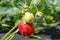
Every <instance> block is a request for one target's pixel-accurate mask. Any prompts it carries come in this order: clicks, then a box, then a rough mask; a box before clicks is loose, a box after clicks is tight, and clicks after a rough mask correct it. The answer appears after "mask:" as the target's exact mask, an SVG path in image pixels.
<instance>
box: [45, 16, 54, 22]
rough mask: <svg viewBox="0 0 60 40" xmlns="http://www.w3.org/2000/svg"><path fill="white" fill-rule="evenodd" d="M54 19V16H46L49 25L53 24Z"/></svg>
mask: <svg viewBox="0 0 60 40" xmlns="http://www.w3.org/2000/svg"><path fill="white" fill-rule="evenodd" d="M53 19H54V18H53V16H46V17H45V20H46V22H47V23H50V22H52V21H53Z"/></svg>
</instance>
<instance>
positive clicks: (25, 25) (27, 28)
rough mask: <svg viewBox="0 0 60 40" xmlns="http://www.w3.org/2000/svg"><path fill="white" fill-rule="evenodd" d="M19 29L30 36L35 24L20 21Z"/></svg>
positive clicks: (24, 34)
mask: <svg viewBox="0 0 60 40" xmlns="http://www.w3.org/2000/svg"><path fill="white" fill-rule="evenodd" d="M18 29H19V32H20V33H21V34H22V35H23V36H30V35H31V34H33V32H34V26H33V25H32V24H30V23H26V22H25V21H21V22H20V23H19V25H18Z"/></svg>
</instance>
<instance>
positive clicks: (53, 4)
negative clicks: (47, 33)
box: [0, 0, 60, 40]
mask: <svg viewBox="0 0 60 40" xmlns="http://www.w3.org/2000/svg"><path fill="white" fill-rule="evenodd" d="M59 3H60V0H58V1H57V0H18V1H17V0H0V26H1V27H0V32H5V31H6V32H7V31H8V32H7V33H6V35H4V37H3V38H1V40H12V39H13V38H14V36H15V35H16V34H17V33H18V32H20V34H21V35H22V36H26V37H32V38H38V39H43V38H41V37H40V36H37V35H36V34H37V33H39V32H41V31H42V30H44V29H49V28H53V27H56V26H57V25H58V24H60V14H59V13H60V4H59ZM57 20H59V21H57Z"/></svg>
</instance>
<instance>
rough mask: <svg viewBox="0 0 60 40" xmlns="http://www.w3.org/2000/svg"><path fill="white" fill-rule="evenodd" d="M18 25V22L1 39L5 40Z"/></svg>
mask: <svg viewBox="0 0 60 40" xmlns="http://www.w3.org/2000/svg"><path fill="white" fill-rule="evenodd" d="M17 25H18V23H17V24H16V25H15V26H14V27H13V28H12V29H11V30H10V31H9V32H8V33H7V34H6V35H5V36H4V37H3V38H2V39H1V40H4V39H5V38H6V37H7V36H8V35H9V34H10V33H11V32H12V31H13V30H14V29H15V28H16V27H17Z"/></svg>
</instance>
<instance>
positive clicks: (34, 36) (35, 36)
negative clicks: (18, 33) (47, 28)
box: [32, 35, 42, 40]
mask: <svg viewBox="0 0 60 40" xmlns="http://www.w3.org/2000/svg"><path fill="white" fill-rule="evenodd" d="M32 37H33V38H38V39H40V40H42V38H41V37H40V36H37V35H32Z"/></svg>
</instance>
